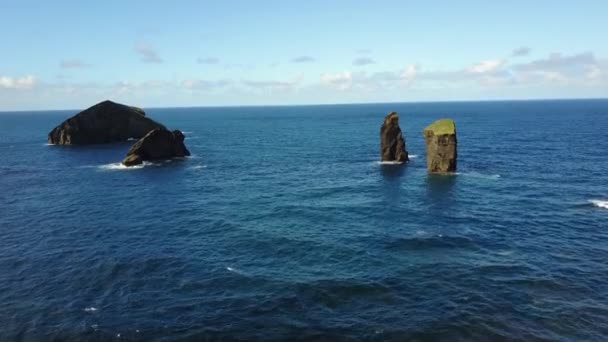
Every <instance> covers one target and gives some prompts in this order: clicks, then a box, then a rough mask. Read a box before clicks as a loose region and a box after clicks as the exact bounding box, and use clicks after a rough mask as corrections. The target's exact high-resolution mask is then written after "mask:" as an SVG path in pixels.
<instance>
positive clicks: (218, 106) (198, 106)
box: [0, 97, 608, 114]
mask: <svg viewBox="0 0 608 342" xmlns="http://www.w3.org/2000/svg"><path fill="white" fill-rule="evenodd" d="M106 100H110V101H112V102H116V103H122V104H125V105H129V106H132V105H131V104H127V103H123V102H117V101H114V100H111V99H105V100H100V101H99V102H96V103H94V104H91V105H90V106H89V107H86V108H82V109H75V108H63V109H19V110H0V114H3V113H22V112H64V111H78V112H80V111H83V110H85V109H87V108H90V107H92V106H94V105H96V104H97V103H100V102H103V101H106ZM601 100H608V97H573V98H531V99H483V100H466V99H460V100H434V101H433V100H428V101H389V102H382V101H371V102H336V103H295V104H243V105H195V106H179V105H178V106H153V107H145V106H143V107H139V108H142V109H145V110H147V109H188V108H251V107H319V106H349V105H350V106H356V105H382V104H431V103H466V102H469V103H474V102H541V101H601Z"/></svg>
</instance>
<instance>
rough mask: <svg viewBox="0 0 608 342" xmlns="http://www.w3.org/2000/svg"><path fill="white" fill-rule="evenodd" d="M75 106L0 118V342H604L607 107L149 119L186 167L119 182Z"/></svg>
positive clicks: (312, 109)
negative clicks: (393, 142) (76, 142)
mask: <svg viewBox="0 0 608 342" xmlns="http://www.w3.org/2000/svg"><path fill="white" fill-rule="evenodd" d="M389 111H397V112H399V114H400V124H401V128H402V129H403V131H404V133H405V136H406V140H407V149H408V150H409V153H410V157H411V161H410V162H409V163H408V164H404V165H383V164H380V163H379V161H378V160H379V130H380V125H381V123H382V120H383V118H384V116H385V115H386V114H387V113H388V112H389ZM76 112H77V110H71V111H49V112H19V113H6V112H5V113H0V127H1V133H0V341H46V340H54V341H106V340H120V341H122V340H126V341H182V340H315V341H316V340H325V341H342V340H374V341H406V340H415V341H459V340H483V341H488V340H522V341H531V340H552V341H553V340H555V341H572V340H577V341H578V340H595V341H605V340H606V339H608V100H580V101H521V102H456V103H409V104H407V103H406V104H366V105H331V106H292V107H232V108H166V109H160V108H159V109H154V108H150V109H146V112H147V115H148V116H149V117H151V118H153V119H156V120H158V121H160V122H162V123H164V124H166V125H167V126H168V127H170V128H177V129H181V130H182V131H184V133H185V135H186V137H187V138H186V144H187V146H188V148H189V149H190V151H191V152H192V156H191V157H189V158H185V159H178V160H173V161H169V162H161V163H147V164H145V165H144V166H142V167H133V168H125V167H122V166H120V164H119V162H120V160H121V159H122V158H123V157H124V155H125V153H126V151H127V149H128V148H129V146H130V144H132V142H128V143H121V144H113V145H105V146H86V147H66V146H49V145H47V144H46V135H47V133H48V131H50V130H51V129H52V128H53V127H54V126H56V125H57V124H59V123H60V122H61V121H63V120H64V119H66V118H68V117H69V116H71V115H73V114H75V113H76ZM443 117H451V118H453V119H454V120H455V122H456V127H457V131H458V144H459V145H458V148H459V150H458V155H459V160H458V168H459V169H458V173H457V174H455V175H450V176H438V175H427V172H426V169H425V151H424V142H423V137H422V129H423V128H424V127H425V126H426V125H427V124H430V123H431V122H433V121H434V120H436V119H439V118H443Z"/></svg>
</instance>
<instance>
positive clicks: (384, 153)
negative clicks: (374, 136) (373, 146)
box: [380, 112, 409, 162]
mask: <svg viewBox="0 0 608 342" xmlns="http://www.w3.org/2000/svg"><path fill="white" fill-rule="evenodd" d="M380 157H381V160H382V161H396V162H406V161H408V160H409V157H408V153H407V150H406V149H405V138H404V137H403V133H402V132H401V128H400V127H399V115H397V112H391V113H389V114H388V115H386V117H384V122H383V123H382V127H380Z"/></svg>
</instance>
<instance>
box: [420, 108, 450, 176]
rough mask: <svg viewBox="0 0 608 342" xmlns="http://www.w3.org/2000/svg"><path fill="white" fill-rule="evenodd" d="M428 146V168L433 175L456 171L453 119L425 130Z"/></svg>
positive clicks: (425, 140)
mask: <svg viewBox="0 0 608 342" xmlns="http://www.w3.org/2000/svg"><path fill="white" fill-rule="evenodd" d="M423 135H424V142H425V144H426V167H427V170H428V172H431V173H447V172H455V171H456V159H457V139H456V125H455V124H454V120H452V119H441V120H437V121H435V122H433V123H432V124H430V125H428V126H427V127H426V128H425V129H424V130H423Z"/></svg>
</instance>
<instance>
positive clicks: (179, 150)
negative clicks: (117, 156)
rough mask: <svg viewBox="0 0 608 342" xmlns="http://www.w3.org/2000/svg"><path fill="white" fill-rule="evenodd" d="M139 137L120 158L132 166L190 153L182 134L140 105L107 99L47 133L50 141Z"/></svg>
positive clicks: (90, 141) (95, 141)
mask: <svg viewBox="0 0 608 342" xmlns="http://www.w3.org/2000/svg"><path fill="white" fill-rule="evenodd" d="M129 139H139V140H138V141H137V142H136V143H135V144H133V146H132V147H131V148H130V149H129V151H128V152H127V156H126V157H125V158H124V160H123V162H122V163H123V164H124V165H126V166H133V165H138V164H141V163H143V162H144V161H147V160H150V161H153V160H163V159H172V158H176V157H185V156H189V155H190V152H189V151H188V149H187V148H186V146H185V145H184V134H183V133H182V132H181V131H179V130H174V131H169V130H168V129H167V128H166V127H165V126H164V125H162V124H160V123H158V122H156V121H154V120H152V119H150V118H148V117H146V113H145V112H144V111H143V109H141V108H138V107H132V106H127V105H124V104H120V103H116V102H112V101H109V100H106V101H103V102H100V103H98V104H96V105H94V106H92V107H90V108H87V109H85V110H83V111H82V112H80V113H78V114H76V115H74V116H72V117H71V118H69V119H67V120H65V121H63V122H62V123H61V124H59V125H58V126H57V127H55V128H53V129H52V130H51V131H50V132H49V134H48V142H49V144H53V145H93V144H108V143H118V142H125V141H128V140H129Z"/></svg>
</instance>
